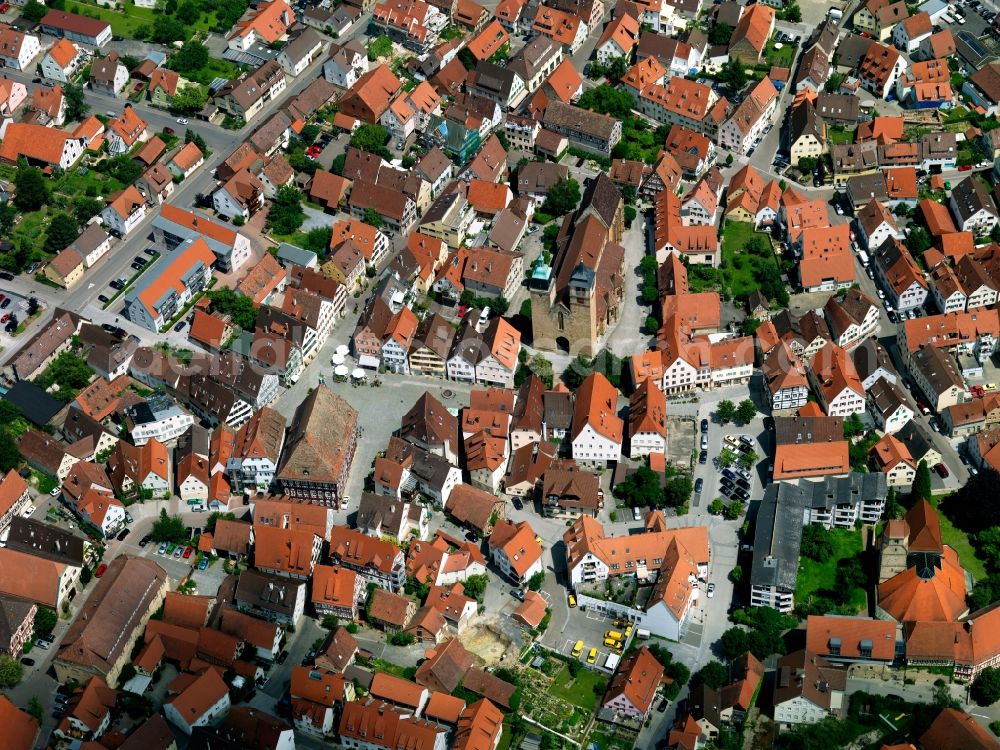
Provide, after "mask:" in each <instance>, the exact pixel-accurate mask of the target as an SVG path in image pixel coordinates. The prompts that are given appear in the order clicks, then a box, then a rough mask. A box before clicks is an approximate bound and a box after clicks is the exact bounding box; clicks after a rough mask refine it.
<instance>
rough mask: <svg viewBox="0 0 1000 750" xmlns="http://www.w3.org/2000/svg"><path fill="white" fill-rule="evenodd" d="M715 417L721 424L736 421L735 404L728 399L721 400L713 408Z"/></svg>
mask: <svg viewBox="0 0 1000 750" xmlns="http://www.w3.org/2000/svg"><path fill="white" fill-rule="evenodd" d="M715 416H717V417H718V418H719V421H720V422H722V424H729V423H730V422H732V421H733V420H734V419H736V404H734V403H733V402H732V401H730V400H729V399H728V398H726V399H723V400H722V401H720V402H719V403H718V404H717V405H716V407H715Z"/></svg>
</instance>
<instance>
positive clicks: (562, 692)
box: [551, 667, 608, 712]
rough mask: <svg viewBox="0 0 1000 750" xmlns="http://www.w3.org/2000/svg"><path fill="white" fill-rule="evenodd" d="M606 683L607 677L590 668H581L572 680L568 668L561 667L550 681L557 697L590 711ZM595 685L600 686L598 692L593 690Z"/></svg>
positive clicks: (595, 704)
mask: <svg viewBox="0 0 1000 750" xmlns="http://www.w3.org/2000/svg"><path fill="white" fill-rule="evenodd" d="M607 685H608V680H607V678H606V677H605V676H604V675H602V674H600V673H598V672H595V671H594V670H592V669H581V670H580V671H579V673H578V674H577V675H576V679H575V680H574V679H573V678H572V677H571V676H570V674H569V669H568V668H566V667H563V668H562V669H561V670H560V671H559V674H557V675H556V678H555V680H554V681H553V683H552V688H551V692H552V695H554V696H556V697H557V698H562V699H563V700H564V701H567V702H568V703H572V704H573V705H574V706H579V707H580V708H582V709H584V710H585V711H591V712H592V711H593V710H594V709H595V708H596V707H597V701H598V699H599V698H600V697H601V695H603V694H604V690H605V688H606V687H607ZM595 686H600V691H599V693H598V692H595V690H596V688H595Z"/></svg>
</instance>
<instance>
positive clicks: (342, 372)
mask: <svg viewBox="0 0 1000 750" xmlns="http://www.w3.org/2000/svg"><path fill="white" fill-rule="evenodd" d="M347 373H348V369H347V365H337V366H336V367H335V368H334V370H333V374H334V375H336V376H337V377H338V378H346V377H347Z"/></svg>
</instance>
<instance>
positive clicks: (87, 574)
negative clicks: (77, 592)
mask: <svg viewBox="0 0 1000 750" xmlns="http://www.w3.org/2000/svg"><path fill="white" fill-rule="evenodd" d="M93 580H94V571H92V570H91V569H90V568H88V567H87V566H86V565H84V566H83V567H82V568H81V569H80V581H81V582H82V583H83V585H84V586H86V585H87V584H88V583H90V582H91V581H93Z"/></svg>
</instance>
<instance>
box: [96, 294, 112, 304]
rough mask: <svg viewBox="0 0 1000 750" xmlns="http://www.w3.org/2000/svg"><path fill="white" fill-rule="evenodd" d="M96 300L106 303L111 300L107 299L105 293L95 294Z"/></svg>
mask: <svg viewBox="0 0 1000 750" xmlns="http://www.w3.org/2000/svg"><path fill="white" fill-rule="evenodd" d="M97 301H98V302H101V303H103V304H105V305H106V304H107V303H108V302H110V301H111V300H110V299H108V297H107V295H105V294H98V295H97Z"/></svg>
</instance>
